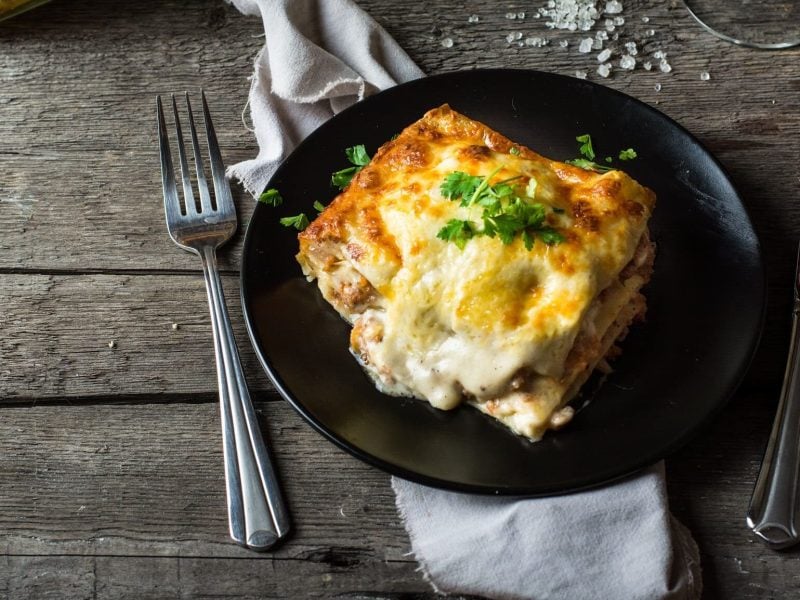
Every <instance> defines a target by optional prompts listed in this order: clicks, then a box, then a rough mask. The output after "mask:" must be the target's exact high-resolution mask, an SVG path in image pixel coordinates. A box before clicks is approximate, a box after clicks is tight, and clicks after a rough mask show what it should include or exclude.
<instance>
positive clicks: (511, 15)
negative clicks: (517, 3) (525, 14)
mask: <svg viewBox="0 0 800 600" xmlns="http://www.w3.org/2000/svg"><path fill="white" fill-rule="evenodd" d="M516 18H517V13H512V12H507V13H506V19H508V20H509V21H513V20H514V19H516Z"/></svg>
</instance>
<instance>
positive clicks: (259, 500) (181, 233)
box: [156, 92, 289, 550]
mask: <svg viewBox="0 0 800 600" xmlns="http://www.w3.org/2000/svg"><path fill="white" fill-rule="evenodd" d="M201 96H202V101H203V121H204V123H205V130H206V138H207V139H208V156H209V159H210V162H211V176H212V178H213V180H214V195H215V199H216V206H214V205H212V202H211V196H210V195H209V193H208V184H207V183H206V178H205V170H204V166H203V159H202V156H201V154H200V144H199V143H198V140H197V131H196V130H195V125H194V117H193V116H192V107H191V104H190V103H189V94H188V93H187V94H186V108H187V111H188V118H189V128H190V130H191V136H192V148H193V150H194V162H195V167H196V173H197V187H198V191H199V192H200V207H199V209H198V206H197V203H196V202H195V197H194V193H193V192H192V183H191V180H190V175H189V165H188V162H187V160H186V152H185V150H184V147H183V132H182V131H181V123H180V118H179V116H178V106H177V104H176V102H175V96H174V95H173V96H172V110H173V112H174V114H175V134H176V138H177V146H178V155H179V156H180V163H181V164H180V167H181V179H182V182H183V200H184V202H183V208H182V207H181V202H180V198H179V195H178V189H177V186H176V185H175V174H174V171H173V168H172V158H171V155H170V150H169V140H168V138H167V126H166V123H165V121H164V111H163V108H162V106H161V97H160V96H158V97H157V99H156V107H157V113H158V138H159V144H160V147H161V178H162V183H163V186H164V212H165V213H166V218H167V230H168V231H169V236H170V237H171V238H172V241H174V242H175V243H176V244H177V245H178V246H180V247H181V248H183V249H184V250H188V251H189V252H193V253H195V254H197V255H199V256H200V258H201V260H202V262H203V275H204V276H205V282H206V292H207V294H208V303H209V305H210V308H211V327H212V330H213V333H214V355H215V357H216V364H217V385H218V386H219V399H220V407H221V410H220V413H221V416H222V447H223V453H224V456H225V486H226V490H227V501H228V523H229V526H230V534H231V537H232V538H233V539H234V540H235V541H236V542H237V543H238V544H241V545H242V546H246V547H248V548H251V549H253V550H266V549H268V548H270V547H271V546H272V545H273V544H275V543H276V542H277V541H278V540H279V539H281V538H282V537H284V536H285V535H286V534H287V533H288V531H289V515H288V512H287V511H286V507H285V506H284V503H283V499H282V495H281V492H280V488H279V485H278V479H277V477H276V475H275V469H274V468H273V466H272V462H271V460H270V457H269V453H268V452H267V449H266V447H265V445H264V440H263V438H262V436H261V431H260V430H259V428H258V421H257V419H256V415H255V410H254V409H253V404H252V402H251V401H250V393H249V392H248V390H247V382H246V381H245V378H244V373H243V372H242V365H241V362H240V360H239V353H238V351H237V348H236V340H234V337H233V331H232V329H231V323H230V318H229V317H228V310H227V308H226V307H225V298H224V296H223V294H222V282H221V281H220V278H219V272H218V269H217V254H216V251H217V248H218V247H220V246H221V245H222V244H224V243H225V242H227V241H228V240H229V239H230V238H231V236H232V235H233V233H234V231H236V209H235V207H234V205H233V198H232V197H231V189H230V186H229V184H228V182H227V180H226V179H225V168H224V166H223V164H222V157H221V156H220V153H219V145H218V144H217V136H216V134H215V133H214V126H213V124H212V123H211V115H210V114H209V112H208V104H207V103H206V97H205V94H204V93H202V92H201Z"/></svg>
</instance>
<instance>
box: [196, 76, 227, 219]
mask: <svg viewBox="0 0 800 600" xmlns="http://www.w3.org/2000/svg"><path fill="white" fill-rule="evenodd" d="M200 96H201V98H202V99H203V121H204V122H205V125H206V138H207V139H208V157H209V159H210V161H211V176H212V177H213V178H214V194H215V196H216V197H217V210H219V211H220V212H223V213H226V214H229V215H235V214H236V213H235V208H234V206H233V198H232V197H231V186H230V184H229V183H228V180H227V179H225V165H224V164H223V163H222V156H220V153H219V143H218V142H217V134H216V133H215V132H214V124H213V123H212V122H211V114H210V113H209V112H208V103H207V102H206V93H205V92H204V91H203V90H200Z"/></svg>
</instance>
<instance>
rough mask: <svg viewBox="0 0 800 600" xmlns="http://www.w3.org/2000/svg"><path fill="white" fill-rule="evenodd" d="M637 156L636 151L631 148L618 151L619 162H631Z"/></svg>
mask: <svg viewBox="0 0 800 600" xmlns="http://www.w3.org/2000/svg"><path fill="white" fill-rule="evenodd" d="M637 156H638V154H636V150H634V149H633V148H627V149H625V150H620V151H619V159H620V160H633V159H634V158H636V157H637Z"/></svg>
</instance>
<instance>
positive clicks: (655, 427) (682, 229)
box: [242, 69, 766, 495]
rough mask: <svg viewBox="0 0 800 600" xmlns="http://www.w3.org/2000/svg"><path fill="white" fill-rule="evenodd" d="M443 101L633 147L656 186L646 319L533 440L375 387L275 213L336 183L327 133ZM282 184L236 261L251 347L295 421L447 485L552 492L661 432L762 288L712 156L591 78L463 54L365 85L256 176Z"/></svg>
mask: <svg viewBox="0 0 800 600" xmlns="http://www.w3.org/2000/svg"><path fill="white" fill-rule="evenodd" d="M444 103H449V104H450V105H451V106H452V107H453V108H454V109H456V110H458V111H460V112H462V113H464V114H466V115H467V116H469V117H471V118H473V119H477V120H478V121H482V122H483V123H485V124H487V125H488V126H490V127H492V128H494V129H496V130H497V131H499V132H501V133H503V134H504V135H506V136H508V137H509V138H511V139H512V140H514V141H516V142H519V143H521V144H525V145H526V146H529V147H530V148H533V149H534V150H536V151H537V152H540V153H541V154H543V155H544V156H548V157H552V158H557V159H561V160H565V159H570V158H574V157H575V156H576V150H577V145H578V144H577V142H576V141H575V136H576V135H580V134H583V133H590V134H591V135H592V139H593V141H594V147H595V149H596V150H597V151H598V154H599V156H600V157H601V158H602V157H605V156H606V155H607V154H615V153H617V152H618V151H619V150H620V149H622V148H628V147H632V148H634V149H635V150H636V151H637V152H638V154H639V157H638V158H637V159H636V160H633V161H630V162H627V163H624V168H625V170H626V171H627V172H628V173H630V175H631V176H632V177H634V178H635V179H637V180H638V181H640V182H641V183H643V184H644V185H646V186H648V187H650V188H652V189H653V190H655V192H656V194H657V196H658V202H657V205H656V209H655V213H654V215H653V217H652V219H651V231H652V233H653V237H654V240H655V242H656V244H657V246H658V250H657V258H656V266H655V274H654V276H653V279H652V281H651V282H650V284H649V285H648V286H647V288H646V295H647V298H648V313H647V321H646V322H645V323H644V324H641V325H637V326H635V327H634V328H633V329H632V331H631V333H630V335H629V336H628V338H627V339H626V340H625V342H624V344H623V353H622V356H621V357H620V358H619V359H618V360H616V361H615V363H614V373H613V374H611V375H610V376H609V377H608V378H607V380H606V381H605V382H604V383H603V385H602V386H600V388H599V390H598V391H597V392H596V393H595V394H594V396H593V398H592V400H591V402H589V403H588V404H587V405H586V406H585V407H584V408H583V409H582V410H580V411H579V412H578V414H577V415H576V417H575V419H574V420H573V422H572V423H570V424H569V425H568V426H567V427H566V428H565V429H563V430H562V431H559V432H556V433H553V432H551V433H548V434H547V435H546V436H545V438H544V439H543V440H542V441H540V442H537V443H531V442H528V441H527V440H525V439H523V438H520V437H517V436H515V435H514V434H512V433H510V432H509V431H507V430H506V429H505V428H503V427H502V426H501V425H499V424H497V423H495V422H493V420H492V419H490V418H488V417H486V416H484V415H482V414H480V413H478V411H477V410H475V409H473V408H471V407H469V406H462V407H460V408H458V409H456V410H453V411H448V412H444V411H438V410H436V409H434V408H432V407H430V406H429V405H428V404H427V403H426V402H422V401H419V400H412V399H406V398H395V397H390V396H386V395H383V394H381V393H380V392H378V391H377V390H376V389H375V387H374V386H373V385H372V383H371V381H370V380H369V379H368V378H367V376H366V375H365V374H364V373H363V372H362V370H361V368H360V367H359V366H358V364H356V361H355V360H354V359H353V357H352V356H351V355H350V353H349V351H348V336H349V329H350V328H349V326H348V325H347V324H346V323H345V322H344V321H343V320H342V319H341V318H340V317H339V316H338V314H337V313H336V312H335V311H334V310H333V309H332V308H331V307H330V306H329V305H328V304H327V303H326V302H325V301H324V300H323V299H322V297H321V295H320V293H319V292H318V290H317V287H316V284H315V283H308V282H307V281H306V280H305V279H304V278H303V276H302V274H301V272H300V267H299V266H298V264H297V263H296V261H295V258H294V255H295V254H296V252H297V249H298V245H297V239H296V235H295V234H296V232H295V231H294V230H290V229H287V228H285V227H282V226H281V225H279V224H278V218H279V217H283V216H286V215H292V214H296V213H298V212H300V211H305V212H306V213H307V214H309V215H312V214H315V213H314V210H313V208H312V204H313V202H314V201H315V200H318V201H320V202H322V203H323V204H327V203H328V202H329V201H330V200H331V199H332V198H333V197H334V196H335V194H336V191H335V190H334V189H333V188H331V185H330V174H331V173H332V172H333V171H336V170H338V169H341V168H343V167H344V166H346V159H345V155H344V149H345V148H346V147H348V146H353V145H355V144H365V145H366V147H367V150H368V151H369V152H370V153H373V152H374V151H375V149H376V148H377V147H378V146H380V145H381V144H382V143H383V142H385V141H386V140H388V139H389V138H391V137H392V135H394V134H395V133H397V132H399V131H400V130H402V129H403V128H404V127H405V126H407V125H409V124H410V123H412V122H414V121H416V120H417V119H419V118H420V117H421V116H422V115H423V113H425V112H426V111H427V110H429V109H431V108H433V107H436V106H439V105H441V104H444ZM269 187H275V188H277V189H278V190H279V191H280V192H281V194H282V195H283V197H284V199H285V203H284V204H283V205H282V206H281V207H279V208H277V209H276V208H272V207H268V206H266V205H263V204H259V205H257V207H256V209H255V212H254V214H253V218H252V220H251V221H250V225H249V227H248V230H247V238H246V240H245V246H244V257H243V262H242V302H243V304H244V313H245V319H246V321H247V325H248V329H249V332H250V337H251V339H252V342H253V345H254V346H255V349H256V352H257V354H258V356H259V359H260V360H261V363H262V365H263V366H264V368H265V369H266V371H267V373H268V374H269V376H270V378H271V379H272V381H273V382H274V384H275V386H276V387H277V389H278V390H279V391H280V393H281V394H282V395H283V396H284V397H285V398H286V400H288V401H289V402H290V403H291V404H292V406H294V407H295V408H296V409H297V411H298V412H300V414H301V415H302V416H303V417H305V418H306V419H307V420H308V422H309V423H311V425H313V426H314V427H315V428H316V429H318V430H319V431H321V432H322V433H323V434H324V435H325V436H326V437H328V438H329V439H330V440H332V441H333V442H335V443H336V444H338V445H339V446H341V447H342V448H344V449H346V450H348V451H350V452H351V453H353V454H354V455H355V456H357V457H359V458H361V459H363V460H365V461H367V462H369V463H371V464H373V465H376V466H378V467H380V468H382V469H385V470H386V471H388V472H390V473H393V474H395V475H399V476H400V477H404V478H406V479H411V480H414V481H418V482H420V483H424V484H428V485H433V486H437V487H443V488H449V489H452V490H458V491H469V492H483V493H499V494H526V495H552V494H558V493H564V492H568V491H574V490H578V489H582V488H586V487H590V486H593V485H597V484H600V483H604V482H607V481H610V480H612V479H615V478H619V477H622V476H624V475H627V474H629V473H632V472H634V471H636V470H637V469H639V468H641V467H644V466H646V465H649V464H652V463H653V462H655V461H657V460H658V459H661V458H663V457H664V456H666V455H668V454H669V453H671V452H673V451H674V450H676V449H677V448H679V447H680V446H681V445H682V444H684V443H685V442H687V441H688V439H689V438H690V436H691V435H692V434H693V433H695V432H696V431H697V430H698V428H699V427H700V426H701V425H702V424H703V423H704V422H706V421H707V420H708V419H709V418H710V417H711V416H712V415H713V414H714V413H715V412H716V411H717V410H718V409H720V408H721V407H722V406H723V404H724V403H725V401H726V400H727V399H728V398H729V397H730V396H731V395H732V394H733V392H734V390H735V388H736V387H737V385H738V383H739V382H740V381H741V379H742V377H743V375H744V373H745V371H746V369H747V366H748V364H749V361H750V358H751V356H752V354H753V352H754V351H755V348H756V345H757V343H758V338H759V333H760V329H761V323H762V319H763V312H764V306H765V301H766V284H765V276H764V268H763V264H762V259H761V254H760V247H759V242H758V239H757V237H756V234H755V233H754V231H753V227H752V225H751V223H750V220H749V218H748V215H747V213H746V211H745V208H744V207H743V206H742V202H741V200H740V199H739V196H738V195H737V193H736V190H735V189H734V187H733V185H732V184H731V182H730V180H729V179H728V177H727V175H726V174H725V172H724V170H723V169H722V167H721V166H720V164H719V163H718V162H717V161H716V160H715V159H714V157H713V156H711V154H710V153H709V152H708V151H707V150H705V149H704V148H703V146H702V145H701V144H700V143H699V142H698V141H697V140H696V139H695V138H694V137H692V136H691V135H690V134H689V133H688V132H687V131H686V130H685V129H683V128H682V127H681V126H679V125H678V124H676V123H675V122H674V121H672V120H670V119H669V118H667V117H666V116H664V115H663V114H661V113H660V112H658V111H656V110H654V109H652V108H650V107H649V106H647V105H645V104H643V103H642V102H639V101H637V100H635V99H633V98H631V97H629V96H626V95H624V94H622V93H619V92H616V91H613V90H611V89H608V88H605V87H602V86H600V85H597V84H594V83H591V82H588V81H582V80H578V79H573V78H570V77H564V76H559V75H553V74H549V73H541V72H536V71H522V70H509V69H500V70H473V71H462V72H456V73H450V74H445V75H438V76H434V77H428V78H425V79H419V80H417V81H413V82H410V83H406V84H404V85H400V86H397V87H395V88H392V89H389V90H386V91H384V92H381V93H379V94H377V95H375V96H372V97H370V98H368V99H366V100H364V101H363V102H359V103H358V104H356V105H354V106H353V107H351V108H349V109H347V110H345V111H344V112H342V113H340V114H338V115H337V116H335V117H334V118H332V119H331V120H330V121H328V122H327V123H325V124H324V125H322V126H321V127H320V128H319V129H317V130H316V131H315V132H314V133H313V134H311V135H310V136H309V137H308V138H307V139H306V140H305V141H304V142H303V143H302V144H300V146H299V147H298V148H297V149H296V150H295V151H294V152H293V153H292V154H291V156H289V157H288V158H287V159H286V160H285V161H284V163H283V164H282V165H281V167H280V168H279V169H278V171H277V172H276V173H275V176H274V177H273V178H272V181H271V183H270V185H269Z"/></svg>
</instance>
